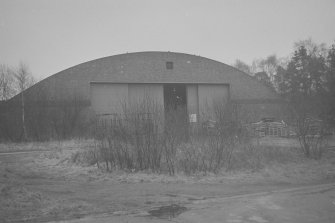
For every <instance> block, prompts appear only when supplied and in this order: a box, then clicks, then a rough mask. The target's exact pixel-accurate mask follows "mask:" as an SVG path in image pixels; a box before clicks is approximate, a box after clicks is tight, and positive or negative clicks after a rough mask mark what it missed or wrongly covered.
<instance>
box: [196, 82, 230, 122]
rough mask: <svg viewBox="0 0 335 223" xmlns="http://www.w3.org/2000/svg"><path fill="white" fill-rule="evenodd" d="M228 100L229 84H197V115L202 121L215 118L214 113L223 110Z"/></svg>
mask: <svg viewBox="0 0 335 223" xmlns="http://www.w3.org/2000/svg"><path fill="white" fill-rule="evenodd" d="M228 100H229V85H227V84H199V85H198V101H199V115H200V118H201V119H202V121H205V120H208V119H211V120H215V119H216V115H215V113H216V112H218V111H223V110H224V108H225V106H226V105H227V102H228Z"/></svg>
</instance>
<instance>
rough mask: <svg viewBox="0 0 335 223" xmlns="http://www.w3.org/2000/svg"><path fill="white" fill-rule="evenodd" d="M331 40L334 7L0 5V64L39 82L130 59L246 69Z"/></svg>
mask: <svg viewBox="0 0 335 223" xmlns="http://www.w3.org/2000/svg"><path fill="white" fill-rule="evenodd" d="M309 37H311V38H312V39H313V40H314V41H315V42H318V43H321V42H325V43H326V44H327V45H330V44H332V43H334V40H335V0H217V1H216V0H186V1H183V0H164V1H163V0H29V1H28V0H21V1H19V0H0V63H3V64H9V65H12V66H15V65H17V64H18V63H19V62H20V61H22V62H24V63H26V64H27V65H28V66H29V67H30V70H31V71H32V72H33V74H34V76H35V77H37V78H38V79H42V78H45V77H47V76H50V75H52V74H54V73H56V72H59V71H61V70H63V69H66V68H69V67H71V66H74V65H77V64H79V63H82V62H86V61H89V60H92V59H97V58H100V57H104V56H109V55H115V54H121V53H126V52H137V51H174V52H183V53H190V54H196V55H200V56H204V57H208V58H211V59H215V60H218V61H221V62H223V63H227V64H232V63H233V62H234V61H235V59H240V60H242V61H245V62H247V63H251V61H252V60H253V59H255V58H261V57H266V56H268V55H270V54H273V53H275V54H277V55H278V56H279V57H282V56H288V55H289V54H290V53H291V52H292V49H293V43H294V42H295V41H298V40H302V39H307V38H309Z"/></svg>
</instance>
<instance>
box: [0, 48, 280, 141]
mask: <svg viewBox="0 0 335 223" xmlns="http://www.w3.org/2000/svg"><path fill="white" fill-rule="evenodd" d="M24 97H25V102H26V104H27V106H28V105H29V104H31V105H32V106H31V107H32V108H34V109H35V110H36V107H37V106H39V105H42V106H44V107H45V106H46V105H47V106H49V107H52V109H51V114H52V115H53V116H52V117H53V118H52V117H48V115H49V116H50V109H49V110H48V111H47V110H39V111H35V110H34V111H32V114H34V115H35V116H36V115H37V114H39V115H38V117H41V116H45V117H44V119H45V120H46V121H45V122H41V121H39V122H38V123H37V122H36V120H35V118H34V117H35V116H32V115H26V116H27V119H29V118H30V119H31V120H30V123H33V124H32V125H36V126H37V127H36V128H35V129H37V130H36V131H40V132H42V133H44V132H46V131H44V130H41V129H43V128H42V127H43V125H44V124H42V123H49V124H48V125H54V126H55V127H52V128H54V129H55V128H57V118H55V117H58V116H57V114H60V113H59V112H58V111H62V112H63V113H64V114H65V113H69V112H68V110H67V109H68V108H66V107H69V106H73V105H74V102H75V105H76V106H77V105H78V104H80V106H81V107H80V110H81V114H83V113H84V114H87V113H91V111H93V112H94V113H95V114H96V115H98V116H101V115H104V114H120V113H122V105H124V104H128V105H129V104H136V103H138V102H141V101H143V100H144V99H150V100H151V101H154V102H155V103H156V104H157V105H159V106H160V107H161V108H163V110H164V111H167V110H169V109H176V108H180V107H181V108H183V109H184V112H185V114H186V115H188V116H189V118H190V121H191V122H198V123H200V122H201V121H204V120H205V119H213V106H214V105H215V104H217V103H219V104H221V105H224V106H225V105H227V104H228V102H234V103H235V104H239V105H241V106H243V107H244V108H246V109H245V110H247V111H248V112H246V113H244V115H250V114H251V113H252V112H253V114H254V116H253V118H252V120H250V119H249V121H259V120H260V118H264V117H278V111H280V109H281V104H282V102H281V99H280V97H279V96H278V95H277V94H276V92H275V91H274V90H273V89H271V88H269V87H268V86H265V85H263V84H262V83H260V82H259V81H257V79H256V78H254V77H251V76H249V75H248V74H246V73H244V72H242V71H240V70H238V69H236V68H234V67H232V66H229V65H226V64H224V63H221V62H218V61H214V60H211V59H208V58H205V57H201V56H195V55H190V54H184V53H174V52H137V53H126V54H121V55H115V56H109V57H104V58H100V59H96V60H92V61H89V62H85V63H82V64H79V65H76V66H74V67H71V68H68V69H66V70H63V71H61V72H59V73H57V74H54V75H52V76H50V77H48V78H46V79H44V80H42V81H40V82H39V83H37V84H35V85H34V86H32V87H31V88H29V89H27V90H26V91H25V92H24ZM19 101H20V97H19V96H15V97H14V98H12V99H11V100H9V101H8V103H6V104H7V105H9V106H7V110H6V111H5V113H4V115H2V117H4V119H5V120H10V118H8V117H9V116H12V118H11V120H14V121H15V122H18V121H17V120H20V119H19V118H18V117H20V111H21V110H20V109H17V107H18V106H20V103H19ZM45 101H47V103H45ZM64 102H65V103H64ZM36 103H37V104H36ZM15 104H16V105H15ZM11 105H15V106H11ZM36 105H37V106H36ZM58 105H60V107H61V108H57V106H58ZM15 107H16V108H15ZM58 107H59V106H58ZM57 109H58V110H57ZM59 109H61V110H59ZM27 110H29V109H27ZM74 110H75V111H76V112H77V111H78V109H77V108H76V109H74ZM251 111H252V112H251ZM63 113H62V114H61V115H59V116H60V117H61V118H62V119H64V117H70V116H68V115H63ZM55 114H56V115H55ZM77 116H78V115H73V117H77ZM80 117H87V116H85V115H83V116H80ZM70 119H72V118H71V117H70V118H69V120H70ZM49 120H51V121H49ZM12 123H13V121H12ZM12 123H9V124H8V126H15V125H13V124H12ZM61 123H68V122H64V121H62V122H61ZM16 126H20V123H17V124H16ZM13 128H14V127H13ZM18 128H19V127H18ZM28 128H29V126H28ZM13 132H17V131H16V130H15V129H14V130H13ZM36 134H39V133H36ZM66 134H67V133H65V135H66Z"/></svg>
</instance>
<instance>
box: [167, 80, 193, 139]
mask: <svg viewBox="0 0 335 223" xmlns="http://www.w3.org/2000/svg"><path fill="white" fill-rule="evenodd" d="M186 105H187V97H186V85H185V84H165V85H164V107H165V129H166V131H168V132H169V133H170V134H171V133H173V134H176V135H177V136H178V138H179V139H187V138H188V116H187V106H186Z"/></svg>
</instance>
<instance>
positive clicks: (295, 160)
mask: <svg viewBox="0 0 335 223" xmlns="http://www.w3.org/2000/svg"><path fill="white" fill-rule="evenodd" d="M85 148H89V146H86V147H85ZM91 149H93V148H91ZM90 154H91V153H89V152H88V150H87V149H80V147H78V148H77V149H73V150H65V149H64V150H55V151H47V152H43V153H42V154H41V155H40V156H39V157H38V158H37V159H36V164H38V166H39V169H40V170H44V171H49V172H52V173H54V174H57V175H59V176H62V177H65V178H68V179H74V178H78V177H80V178H81V179H84V180H88V181H115V182H122V183H141V182H159V183H172V182H174V183H177V182H183V183H223V182H246V183H248V182H260V181H273V182H288V183H289V182H291V183H299V182H300V183H304V182H310V181H329V180H334V179H335V152H334V151H328V152H326V153H325V156H324V157H323V158H322V159H321V160H311V159H307V158H305V157H304V156H303V154H301V153H300V151H299V150H298V149H297V148H288V147H269V146H260V147H245V148H239V149H237V150H235V151H234V155H233V158H232V166H231V168H230V169H229V171H227V169H222V170H221V171H219V172H218V173H216V174H214V173H212V172H201V171H197V172H195V173H193V174H191V175H186V174H185V173H183V172H182V171H180V172H178V173H176V174H175V176H168V175H167V174H159V173H153V172H152V171H150V170H146V171H137V172H133V171H124V170H120V169H119V170H117V169H116V170H114V171H113V172H107V171H106V170H105V169H104V168H100V169H99V168H97V164H93V165H91V164H92V163H90V162H91V158H89V157H86V156H87V155H90ZM101 165H102V164H101Z"/></svg>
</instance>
